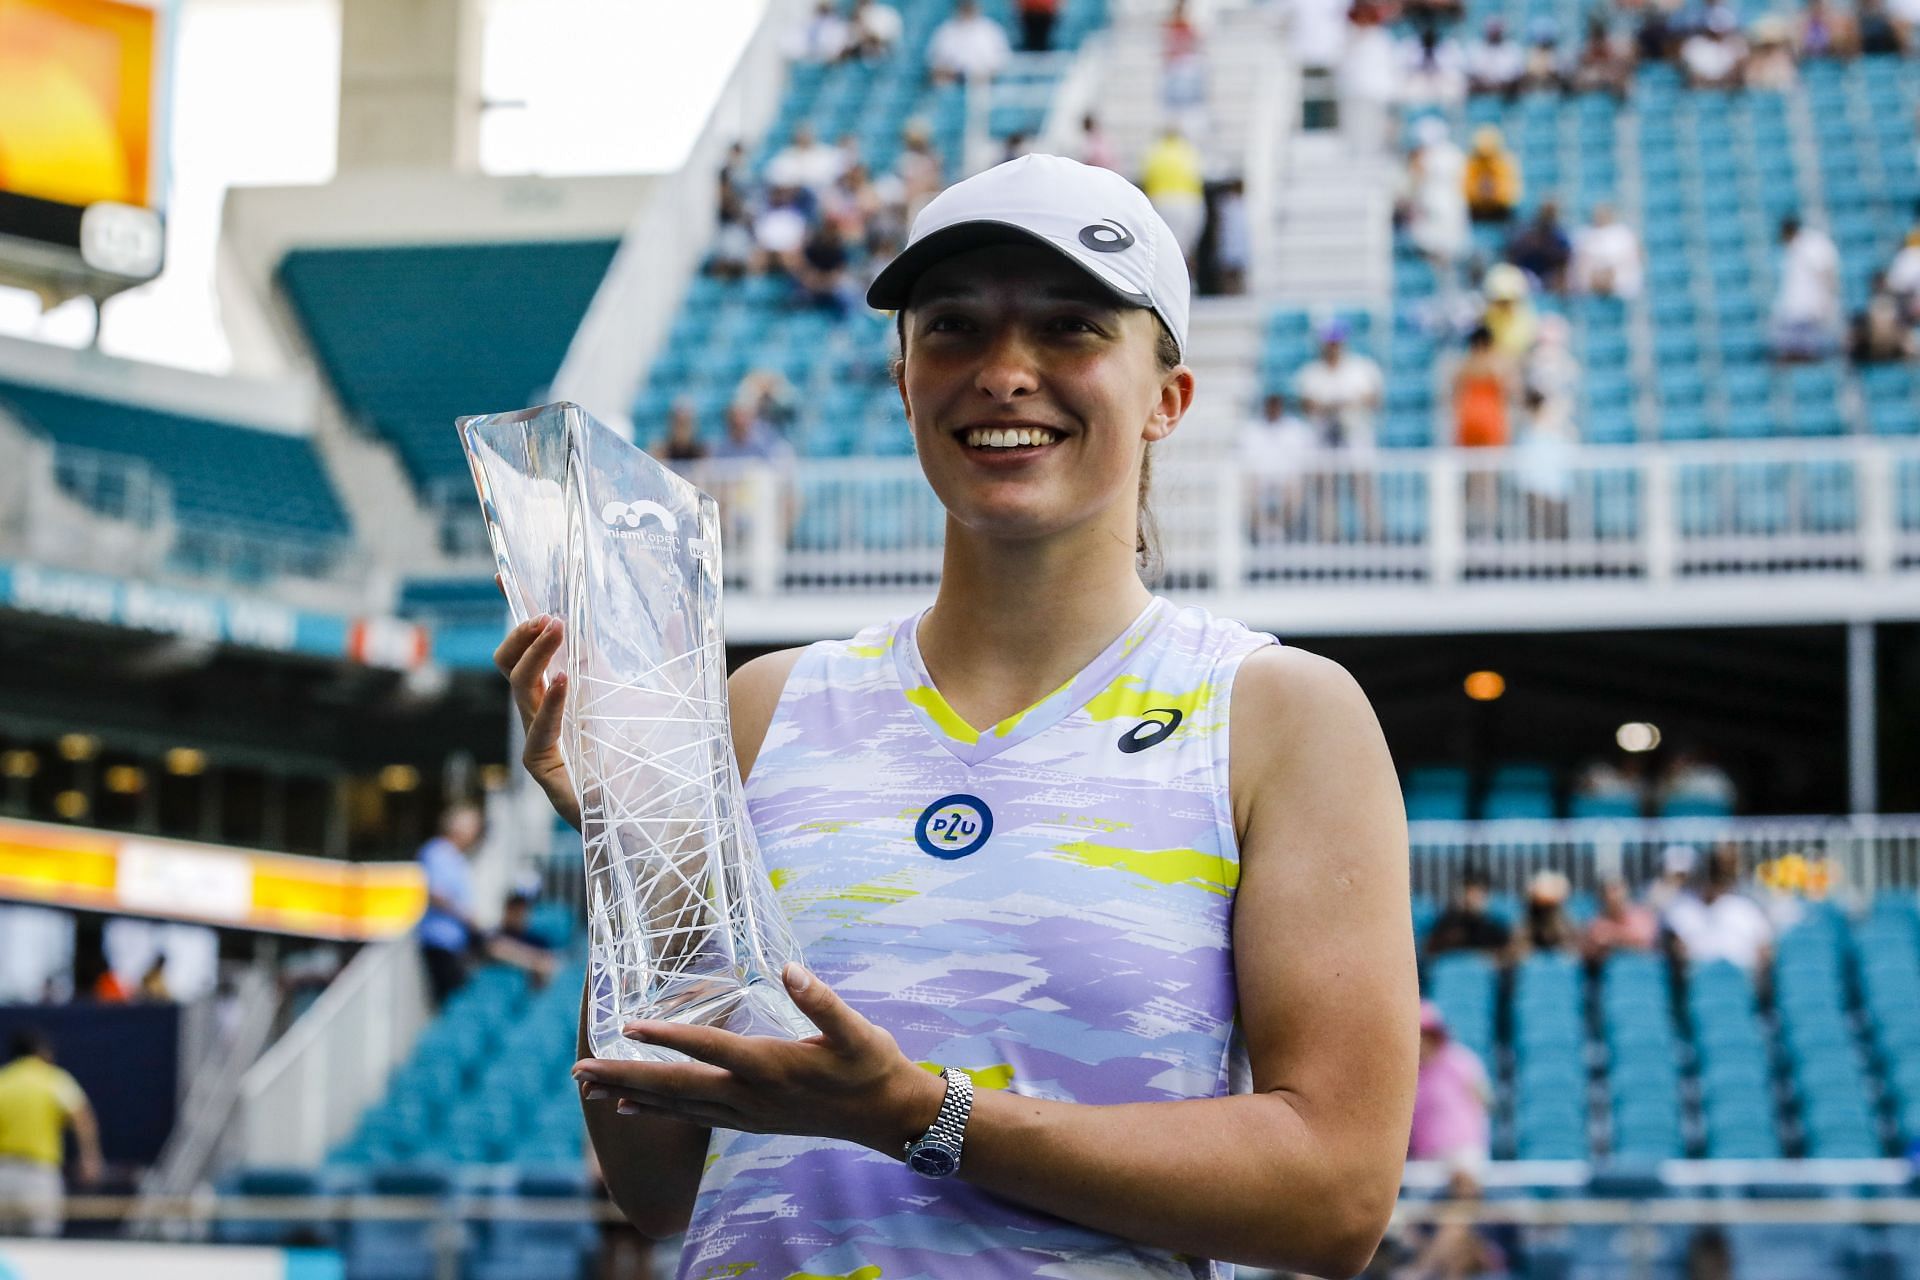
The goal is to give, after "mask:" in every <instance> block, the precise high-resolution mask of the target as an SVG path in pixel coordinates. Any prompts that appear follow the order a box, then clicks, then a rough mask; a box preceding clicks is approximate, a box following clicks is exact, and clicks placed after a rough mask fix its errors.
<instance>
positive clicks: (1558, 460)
mask: <svg viewBox="0 0 1920 1280" xmlns="http://www.w3.org/2000/svg"><path fill="white" fill-rule="evenodd" d="M1553 318H1554V319H1558V318H1559V317H1557V316H1556V317H1553ZM1522 398H1523V400H1524V402H1525V405H1526V419H1525V423H1524V425H1523V426H1522V428H1521V433H1520V445H1519V450H1518V453H1517V456H1516V458H1515V460H1514V479H1515V480H1516V481H1518V483H1519V486H1520V492H1521V493H1522V494H1523V495H1524V496H1525V498H1526V503H1527V536H1528V537H1532V538H1561V539H1564V538H1565V537H1566V536H1567V503H1568V502H1569V500H1570V499H1571V498H1572V491H1573V463H1574V449H1575V448H1576V446H1577V445H1578V443H1579V439H1578V436H1577V434H1576V432H1575V431H1574V428H1573V421H1572V418H1571V417H1570V413H1571V405H1572V402H1571V401H1570V400H1565V399H1560V398H1557V397H1549V396H1547V395H1546V393H1544V392H1542V391H1540V390H1539V389H1538V388H1536V387H1528V388H1526V390H1525V391H1524V392H1523V393H1522Z"/></svg>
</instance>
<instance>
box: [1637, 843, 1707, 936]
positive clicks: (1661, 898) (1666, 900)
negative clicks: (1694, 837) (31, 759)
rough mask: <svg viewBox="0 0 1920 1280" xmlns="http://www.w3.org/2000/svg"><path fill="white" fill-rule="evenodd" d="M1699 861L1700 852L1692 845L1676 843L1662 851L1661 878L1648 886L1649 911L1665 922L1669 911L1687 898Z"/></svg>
mask: <svg viewBox="0 0 1920 1280" xmlns="http://www.w3.org/2000/svg"><path fill="white" fill-rule="evenodd" d="M1699 861H1700V855H1699V852H1698V851H1697V850H1696V849H1695V848H1694V847H1693V846H1692V845H1690V844H1681V843H1680V842H1678V841H1675V842H1674V843H1672V844H1670V845H1668V846H1667V847H1666V848H1664V849H1662V850H1661V851H1660V878H1659V879H1657V880H1655V881H1654V882H1653V883H1652V884H1650V885H1648V886H1647V910H1649V911H1651V912H1653V914H1654V915H1655V916H1657V917H1658V918H1660V919H1661V920H1665V919H1666V915H1667V909H1668V908H1669V907H1671V906H1673V904H1674V903H1676V902H1678V901H1680V899H1682V898H1684V897H1686V896H1687V893H1688V892H1689V890H1690V887H1691V886H1692V884H1693V872H1694V868H1695V867H1696V866H1697V865H1698V864H1699Z"/></svg>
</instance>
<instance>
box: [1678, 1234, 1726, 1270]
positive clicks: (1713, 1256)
mask: <svg viewBox="0 0 1920 1280" xmlns="http://www.w3.org/2000/svg"><path fill="white" fill-rule="evenodd" d="M1682 1267H1683V1271H1682V1276H1683V1280H1734V1270H1733V1246H1732V1244H1731V1243H1730V1242H1729V1241H1728V1240H1727V1231H1726V1228H1725V1227H1721V1226H1715V1225H1708V1226H1704V1227H1695V1228H1694V1229H1693V1231H1692V1232H1691V1233H1690V1234H1689V1235H1688V1236H1687V1253H1686V1258H1685V1259H1684V1261H1683V1263H1682Z"/></svg>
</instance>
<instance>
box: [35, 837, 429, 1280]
mask: <svg viewBox="0 0 1920 1280" xmlns="http://www.w3.org/2000/svg"><path fill="white" fill-rule="evenodd" d="M0 898H10V899H14V900H16V901H21V902H34V903H41V904H45V905H51V906H64V907H75V908H79V909H81V910H86V911H105V912H112V913H118V914H126V915H137V916H153V917H157V918H160V919H166V920H187V921H192V922H194V923H197V924H211V925H220V926H224V927H226V928H234V929H257V930H260V931H263V932H267V933H291V934H298V935H300V936H302V937H312V938H331V939H337V940H343V941H353V942H365V941H371V940H374V939H379V938H393V937H398V936H399V935H401V934H404V933H406V932H407V931H409V930H410V929H412V928H413V926H414V925H415V924H416V923H418V921H419V919H420V916H421V915H422V913H424V912H425V911H426V908H427V885H426V880H425V878H424V877H423V875H422V874H421V870H420V866H419V864H418V863H414V862H370V863H355V862H340V861H336V860H334V859H330V858H308V857H301V856H299V855H296V854H289V853H264V852H260V851H258V850H253V849H238V848H229V847H225V846H221V845H211V844H197V843H195V842H193V841H189V840H164V839H160V838H158V837H154V836H132V835H122V834H119V833H116V832H111V831H94V830H84V829H76V828H73V827H65V826H55V825H53V824H50V823H42V822H22V821H17V820H14V819H6V820H4V821H0ZM0 1280H6V1277H5V1273H3V1272H0Z"/></svg>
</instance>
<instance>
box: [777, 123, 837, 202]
mask: <svg viewBox="0 0 1920 1280" xmlns="http://www.w3.org/2000/svg"><path fill="white" fill-rule="evenodd" d="M846 166H847V157H846V155H845V153H844V152H842V151H841V149H840V148H839V147H835V146H830V145H828V144H827V143H825V142H822V141H820V139H819V138H817V137H815V136H814V132H813V126H812V125H810V124H807V123H806V122H804V121H802V122H801V123H800V124H797V125H795V126H794V129H793V140H792V141H791V142H789V143H788V144H787V145H786V146H784V147H782V148H781V149H780V150H779V152H777V153H776V154H775V155H774V157H773V159H772V160H769V161H768V162H767V182H768V184H769V185H770V186H776V187H798V188H801V189H804V190H806V191H809V192H811V193H812V194H813V195H814V197H815V198H818V197H819V196H820V194H821V193H823V192H824V191H826V189H827V188H828V187H831V186H832V185H833V184H834V183H835V182H838V181H839V180H840V174H841V173H842V172H843V171H844V170H845V169H846Z"/></svg>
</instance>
